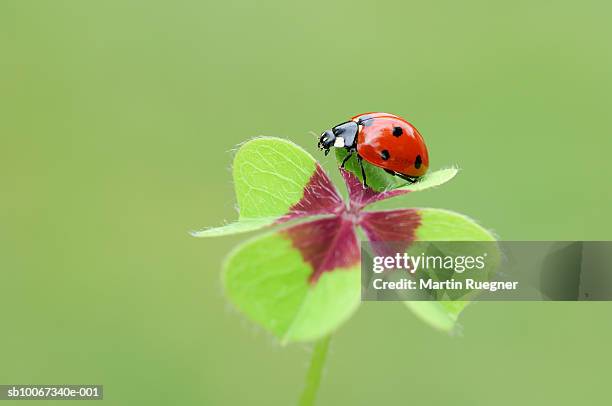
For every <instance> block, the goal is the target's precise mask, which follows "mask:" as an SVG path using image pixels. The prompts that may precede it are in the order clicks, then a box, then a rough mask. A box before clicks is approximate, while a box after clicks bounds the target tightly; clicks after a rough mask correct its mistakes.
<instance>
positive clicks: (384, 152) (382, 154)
mask: <svg viewBox="0 0 612 406" xmlns="http://www.w3.org/2000/svg"><path fill="white" fill-rule="evenodd" d="M390 156H391V155H389V151H387V150H386V149H383V150H382V151H380V157H381V158H382V160H383V161H386V160H387V159H389V157H390Z"/></svg>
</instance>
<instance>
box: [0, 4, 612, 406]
mask: <svg viewBox="0 0 612 406" xmlns="http://www.w3.org/2000/svg"><path fill="white" fill-rule="evenodd" d="M611 11H612V9H611V6H610V3H609V2H604V1H592V0H586V1H585V0H583V1H542V0H538V1H513V2H491V1H484V0H482V1H463V2H456V1H435V0H434V1H428V2H422V1H420V2H417V1H399V0H398V1H390V0H383V1H377V2H367V1H361V0H357V1H351V2H329V1H318V0H317V1H309V2H296V3H294V2H284V1H278V0H274V1H269V0H260V1H232V0H228V1H222V2H211V1H186V0H181V1H172V2H171V1H167V2H161V1H126V0H121V1H117V0H112V1H111V0H106V1H99V2H94V1H78V0H74V1H60V0H55V1H42V0H40V1H33V0H32V1H23V0H2V1H0V51H1V54H0V137H1V138H0V182H1V192H0V193H1V195H0V266H1V268H0V306H1V309H2V317H1V318H0V320H1V327H0V333H1V334H0V383H4V384H16V383H21V384H25V383H45V384H49V383H73V384H77V383H99V384H104V385H105V389H106V393H105V402H106V403H107V404H112V405H137V404H142V405H168V404H177V405H196V404H198V405H242V404H249V405H260V404H261V405H285V404H291V403H292V402H293V401H294V400H295V399H297V395H298V393H299V392H300V390H301V387H302V382H303V376H304V373H305V371H306V366H307V363H308V357H309V348H308V346H307V345H291V346H288V347H286V348H282V347H280V346H279V345H278V344H276V343H275V342H274V340H273V339H272V338H271V337H270V336H268V335H267V334H266V333H265V332H263V331H261V330H259V329H258V328H256V327H254V326H253V325H252V324H251V323H249V322H248V321H247V320H245V319H244V317H242V316H241V315H239V314H237V313H236V312H235V311H234V310H232V308H231V306H229V304H228V303H227V302H226V300H225V298H224V296H223V292H222V289H221V285H220V279H219V271H220V266H221V262H222V260H223V257H224V255H225V254H226V253H227V252H228V251H229V250H230V249H231V248H232V247H233V246H234V245H236V244H237V243H238V242H239V241H241V240H243V239H244V237H243V236H237V237H231V238H222V239H213V240H197V239H194V238H191V237H189V236H188V234H187V231H188V230H191V229H197V228H202V227H204V226H212V225H219V224H221V223H222V222H223V221H224V220H231V219H233V218H235V217H236V211H235V209H234V204H235V203H234V196H233V188H232V183H231V176H230V172H229V166H230V162H231V159H232V152H231V151H232V149H233V148H235V145H236V144H238V143H240V142H242V141H244V140H246V139H248V138H249V137H252V136H255V135H277V136H283V137H287V138H290V139H291V140H293V141H295V142H297V143H298V144H300V145H302V146H304V147H305V148H307V149H308V150H310V151H311V152H312V153H313V154H315V156H316V157H318V158H320V159H321V160H324V161H325V163H326V167H327V168H328V169H329V170H330V171H333V170H334V169H333V166H334V162H333V160H332V159H331V158H327V159H324V158H323V157H322V156H321V154H320V152H318V151H316V149H315V148H314V147H315V137H314V135H313V134H312V133H311V131H312V132H314V133H316V134H318V133H319V132H320V131H321V130H323V129H326V128H329V127H330V126H331V125H333V124H336V123H338V122H340V121H342V120H345V119H346V118H347V117H349V116H350V115H353V114H356V113H361V112H365V111H372V110H374V111H388V112H392V113H395V114H399V115H402V116H404V117H406V118H408V119H409V120H410V121H411V122H412V123H413V124H414V125H415V126H417V128H419V130H420V131H421V133H422V134H423V135H424V136H425V138H426V140H427V142H428V146H429V149H430V156H431V161H432V168H433V169H435V168H440V167H444V166H448V165H451V164H458V165H460V166H461V168H462V169H463V171H462V172H461V174H460V176H459V177H458V178H457V179H456V180H454V181H453V182H451V183H449V184H447V185H445V186H444V187H442V188H439V189H435V190H433V191H428V192H424V193H420V194H418V196H417V195H414V196H410V199H405V200H404V202H405V203H406V204H407V205H414V206H431V207H443V208H448V209H452V210H456V211H459V212H462V213H465V214H468V215H470V216H472V217H474V218H476V219H478V220H479V221H480V222H481V223H482V224H484V225H486V226H487V227H489V228H491V229H492V230H494V231H495V232H496V233H497V234H498V235H499V237H500V238H502V239H505V240H547V239H554V240H564V239H569V240H574V239H589V240H598V239H611V238H612V233H611V231H610V229H611V228H612V217H611V216H610V213H609V210H610V206H611V205H612V204H611V203H612V188H610V174H611V172H612V171H611V163H610V151H611V149H612V137H611V134H612V121H611V119H610V111H609V110H610V106H611V102H612V96H611V95H612V75H611V71H612V45H611V43H610V38H612V26H611V25H610V21H609V17H610V12H611ZM396 204H397V203H396ZM611 316H612V305H610V304H607V303H599V304H598V303H479V304H475V305H474V306H471V307H470V308H468V309H467V310H466V311H465V313H464V314H463V316H462V319H461V321H462V326H463V335H462V336H460V337H447V336H445V335H442V334H439V333H437V332H436V331H433V330H432V329H430V328H429V327H427V326H426V325H424V324H422V323H421V322H420V321H419V320H417V319H416V318H415V317H414V316H413V315H412V314H410V313H409V312H408V311H407V310H406V309H405V308H404V307H403V306H401V305H400V304H397V303H368V304H367V305H364V306H362V308H361V309H360V310H359V312H358V313H357V314H356V316H355V317H354V318H353V319H352V320H350V321H349V322H348V323H347V324H345V325H344V326H343V327H342V328H341V330H340V331H339V332H338V334H337V335H336V337H335V339H334V342H333V349H332V355H331V357H330V359H329V363H328V367H327V370H326V376H325V381H324V383H323V386H322V388H321V392H320V397H319V399H320V404H321V405H337V404H352V405H370V404H374V403H377V404H382V403H388V404H392V402H393V403H395V404H414V405H417V404H442V403H447V404H457V405H490V404H496V405H516V404H534V405H535V404H538V405H574V404H579V403H583V402H588V403H599V404H602V403H607V402H609V397H610V394H609V393H610V389H609V373H610V365H611V361H612V356H611V355H610V347H609V345H610V342H611V341H612V317H611ZM8 403H10V402H7V404H8ZM58 403H59V402H58ZM77 403H78V402H77ZM20 404H21V403H20ZM26 404H27V402H26ZM49 404H53V402H49Z"/></svg>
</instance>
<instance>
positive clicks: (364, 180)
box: [357, 154, 368, 189]
mask: <svg viewBox="0 0 612 406" xmlns="http://www.w3.org/2000/svg"><path fill="white" fill-rule="evenodd" d="M357 162H359V167H360V168H361V177H362V178H363V188H364V189H366V188H367V187H368V181H367V180H366V173H365V168H364V167H363V158H362V157H361V155H359V154H357Z"/></svg>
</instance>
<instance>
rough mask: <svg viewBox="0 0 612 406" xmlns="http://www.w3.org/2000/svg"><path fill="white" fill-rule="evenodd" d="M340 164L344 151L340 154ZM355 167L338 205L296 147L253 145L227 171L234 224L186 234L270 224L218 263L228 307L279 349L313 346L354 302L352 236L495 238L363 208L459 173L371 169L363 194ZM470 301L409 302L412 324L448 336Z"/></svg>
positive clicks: (438, 219) (442, 221)
mask: <svg viewBox="0 0 612 406" xmlns="http://www.w3.org/2000/svg"><path fill="white" fill-rule="evenodd" d="M338 156H339V157H342V153H341V152H339V153H338ZM355 165H356V164H355V162H353V160H350V161H349V162H348V164H347V167H346V170H341V173H342V176H343V179H344V181H345V184H346V187H347V189H348V192H349V200H348V202H344V200H343V199H342V197H341V196H340V194H339V193H338V191H337V189H336V187H335V186H334V184H333V183H332V182H331V180H330V179H329V177H328V176H327V174H326V173H325V171H324V170H323V169H322V168H321V166H320V165H319V164H318V163H317V162H316V160H315V159H314V158H313V157H312V156H311V155H310V154H308V153H307V152H306V151H304V150H303V149H302V148H300V147H299V146H297V145H295V144H294V143H292V142H290V141H287V140H284V139H280V138H273V137H260V138H255V139H253V140H250V141H248V142H246V143H244V144H243V145H242V146H241V147H240V148H239V150H238V152H237V154H236V156H235V159H234V165H233V177H234V184H235V189H236V197H237V200H238V206H239V219H238V221H237V222H234V223H231V224H228V225H225V226H221V227H218V228H210V229H206V230H203V231H199V232H195V233H193V235H194V236H197V237H213V236H220V235H228V234H236V233H242V232H247V231H253V230H257V229H261V228H264V227H269V226H277V227H276V228H275V229H271V230H270V231H268V232H266V233H265V234H264V235H261V236H257V237H255V238H253V239H251V240H249V241H247V242H245V243H243V244H241V245H239V246H238V247H236V249H234V251H233V252H232V253H231V254H230V255H229V257H228V259H227V260H226V262H225V264H224V272H223V283H224V287H225V291H226V294H227V296H228V297H229V299H230V301H232V302H233V304H234V305H235V306H236V307H237V308H238V309H239V310H240V311H241V312H242V313H244V314H245V315H246V316H247V317H248V318H250V319H251V320H253V321H254V322H256V323H258V324H259V325H261V326H263V327H264V328H265V329H266V330H268V331H270V332H271V333H272V334H274V335H275V336H276V337H278V338H279V339H280V340H281V341H282V342H283V343H287V342H294V341H314V340H317V339H319V338H322V337H325V336H328V335H329V334H330V333H332V332H333V331H334V330H336V329H337V328H338V327H339V326H340V325H341V324H342V323H343V322H344V321H346V320H347V319H348V318H349V317H350V316H351V315H352V313H353V312H354V311H355V310H356V309H357V307H358V306H359V303H360V249H359V239H358V237H357V233H356V230H357V229H358V228H361V229H362V230H363V231H364V233H365V235H366V238H367V239H368V240H369V241H371V242H375V241H405V242H406V247H408V246H409V245H410V244H411V242H413V241H445V240H446V241H449V240H471V241H478V240H494V237H493V236H492V235H491V233H490V232H488V231H487V230H486V229H484V228H482V227H481V226H479V225H478V224H476V223H475V222H474V221H473V220H471V219H469V218H467V217H465V216H463V215H460V214H457V213H453V212H451V211H447V210H440V209H415V208H401V209H395V210H383V211H369V210H366V208H367V206H369V205H371V204H372V203H375V202H378V201H381V200H385V199H388V198H392V197H397V196H402V195H406V194H409V193H411V192H416V191H421V190H425V189H427V188H431V187H435V186H438V185H441V184H443V183H444V182H447V181H448V180H450V179H452V178H453V177H454V176H455V175H456V174H457V169H455V168H449V169H442V170H439V171H435V172H431V173H430V174H429V175H426V176H424V177H423V178H422V179H421V180H419V181H418V182H417V183H415V184H411V185H407V184H406V182H403V181H399V180H397V179H396V178H393V177H391V176H390V175H387V174H386V173H384V172H383V171H380V170H378V168H375V167H373V166H371V165H369V166H367V167H366V171H368V173H367V175H368V183H369V184H370V186H372V187H373V188H364V187H363V186H362V184H361V181H360V179H359V172H358V171H357V167H356V166H355ZM466 304H467V302H459V301H458V302H406V305H407V306H408V308H410V309H411V310H412V311H413V312H414V313H415V314H416V315H417V316H418V317H420V318H421V319H423V320H424V321H425V322H427V323H429V324H430V325H432V326H433V327H435V328H438V329H441V330H444V331H450V330H452V329H453V327H454V325H455V322H456V320H457V317H458V315H459V313H460V312H461V310H462V309H463V308H464V307H465V305H466Z"/></svg>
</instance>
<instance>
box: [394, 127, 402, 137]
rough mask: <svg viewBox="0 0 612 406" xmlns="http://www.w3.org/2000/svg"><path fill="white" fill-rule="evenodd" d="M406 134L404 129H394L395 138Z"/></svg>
mask: <svg viewBox="0 0 612 406" xmlns="http://www.w3.org/2000/svg"><path fill="white" fill-rule="evenodd" d="M403 133H404V130H402V127H393V136H394V137H399V136H401V135H402V134H403Z"/></svg>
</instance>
